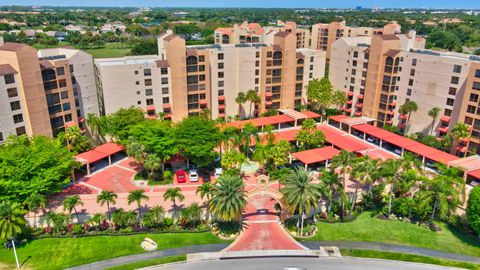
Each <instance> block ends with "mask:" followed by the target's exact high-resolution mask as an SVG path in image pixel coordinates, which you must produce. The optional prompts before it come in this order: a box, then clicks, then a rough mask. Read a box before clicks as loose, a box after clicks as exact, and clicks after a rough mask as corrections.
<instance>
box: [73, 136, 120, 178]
mask: <svg viewBox="0 0 480 270" xmlns="http://www.w3.org/2000/svg"><path fill="white" fill-rule="evenodd" d="M123 150H124V147H123V146H122V145H120V144H117V143H112V142H110V143H105V144H102V145H100V146H97V147H95V148H94V149H92V150H89V151H86V152H83V153H80V154H78V155H76V156H75V160H76V161H78V162H80V163H81V164H82V166H86V168H87V175H90V174H91V165H92V164H95V163H97V162H99V161H101V160H103V159H107V158H108V165H112V159H113V158H114V155H115V154H117V153H120V152H122V151H123Z"/></svg>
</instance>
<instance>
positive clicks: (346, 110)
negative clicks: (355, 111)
mask: <svg viewBox="0 0 480 270" xmlns="http://www.w3.org/2000/svg"><path fill="white" fill-rule="evenodd" d="M342 111H344V112H348V113H349V112H352V109H349V108H343V109H342Z"/></svg>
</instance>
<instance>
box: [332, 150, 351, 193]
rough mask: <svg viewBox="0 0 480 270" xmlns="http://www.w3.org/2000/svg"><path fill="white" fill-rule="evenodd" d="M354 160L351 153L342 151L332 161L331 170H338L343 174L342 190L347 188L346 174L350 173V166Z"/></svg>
mask: <svg viewBox="0 0 480 270" xmlns="http://www.w3.org/2000/svg"><path fill="white" fill-rule="evenodd" d="M355 158H356V157H355V154H353V153H352V152H348V151H345V150H342V151H340V154H338V155H337V156H335V157H334V158H333V159H332V169H339V170H340V173H343V177H342V180H343V187H344V188H345V187H346V186H347V174H349V173H350V172H351V171H352V164H353V160H354V159H355Z"/></svg>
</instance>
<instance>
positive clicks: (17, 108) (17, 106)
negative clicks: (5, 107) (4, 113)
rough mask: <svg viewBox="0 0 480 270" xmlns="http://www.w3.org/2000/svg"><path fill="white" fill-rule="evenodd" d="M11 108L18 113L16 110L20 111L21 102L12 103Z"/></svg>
mask: <svg viewBox="0 0 480 270" xmlns="http://www.w3.org/2000/svg"><path fill="white" fill-rule="evenodd" d="M10 108H11V109H12V111H16V110H20V109H21V108H20V101H13V102H10Z"/></svg>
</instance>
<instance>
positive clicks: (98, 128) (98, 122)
mask: <svg viewBox="0 0 480 270" xmlns="http://www.w3.org/2000/svg"><path fill="white" fill-rule="evenodd" d="M86 121H87V126H88V128H89V129H90V133H91V135H92V137H93V140H94V142H95V143H96V144H101V143H102V142H104V141H105V139H104V138H103V136H104V135H105V129H106V118H105V117H99V116H97V115H96V114H93V113H89V114H87V119H86Z"/></svg>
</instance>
